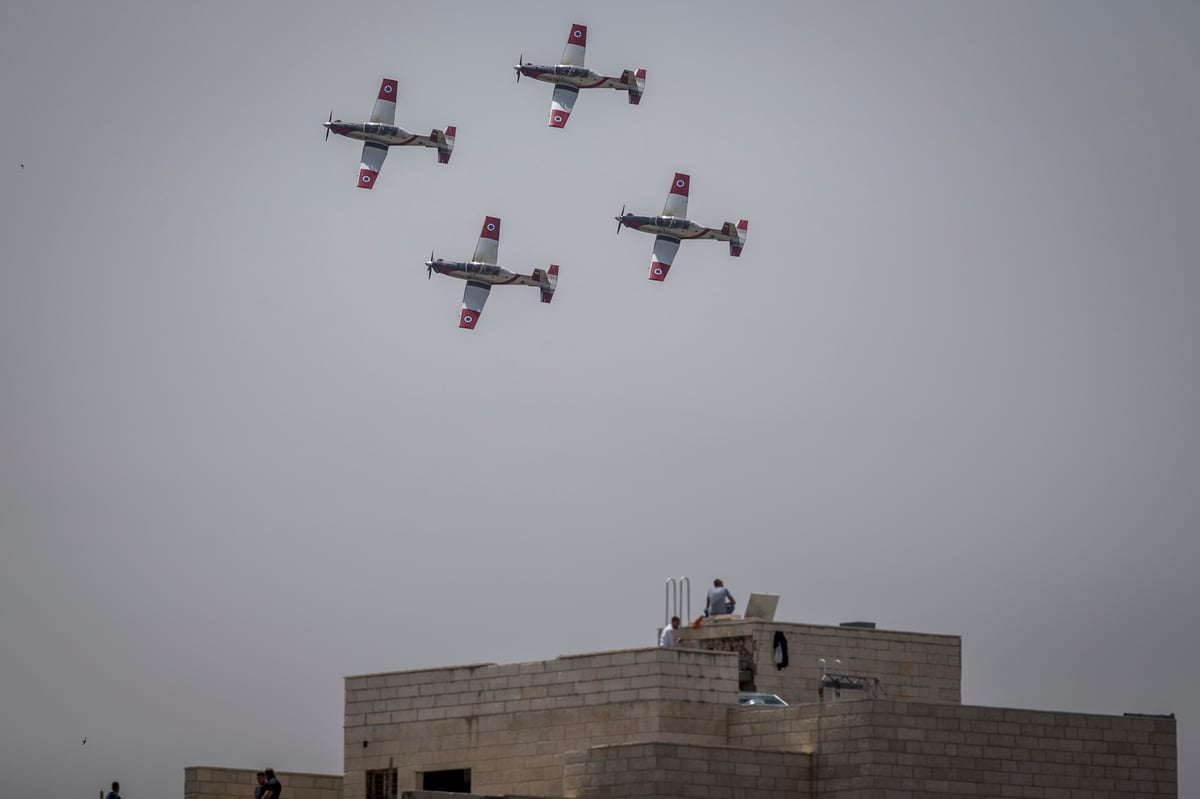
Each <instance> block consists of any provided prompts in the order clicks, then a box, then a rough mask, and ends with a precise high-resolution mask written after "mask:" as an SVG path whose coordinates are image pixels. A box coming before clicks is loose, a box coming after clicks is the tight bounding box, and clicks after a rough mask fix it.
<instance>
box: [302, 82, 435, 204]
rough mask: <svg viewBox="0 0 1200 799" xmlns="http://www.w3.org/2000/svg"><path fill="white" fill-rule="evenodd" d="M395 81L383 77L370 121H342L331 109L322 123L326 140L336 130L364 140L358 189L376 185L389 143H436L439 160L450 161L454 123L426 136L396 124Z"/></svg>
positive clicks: (399, 145)
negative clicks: (325, 120)
mask: <svg viewBox="0 0 1200 799" xmlns="http://www.w3.org/2000/svg"><path fill="white" fill-rule="evenodd" d="M396 85H397V84H396V81H395V80H394V79H392V78H384V79H383V83H382V84H381V85H380V87H379V96H378V97H377V98H376V99H375V110H374V111H372V112H371V119H370V121H369V122H343V121H342V120H340V119H334V118H333V112H332V111H330V112H329V121H328V122H325V123H324V125H325V141H329V134H330V133H336V134H338V135H339V136H345V137H347V138H349V139H358V140H360V141H361V142H363V152H362V163H361V164H359V167H358V187H359V188H360V189H369V188H372V187H373V186H374V185H375V180H376V178H378V176H379V170H380V169H381V168H383V159H384V158H387V154H388V148H389V147H404V146H407V145H418V144H419V145H420V146H422V147H436V148H437V151H438V163H439V164H448V163H450V153H452V152H454V133H455V127H454V126H453V125H451V126H449V127H447V128H446V129H445V130H444V131H441V130H437V129H436V128H435V129H434V130H433V132H432V133H430V134H429V135H428V136H420V135H418V134H416V133H409V132H408V131H407V130H405V129H404V128H398V127H396Z"/></svg>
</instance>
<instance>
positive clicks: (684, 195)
mask: <svg viewBox="0 0 1200 799" xmlns="http://www.w3.org/2000/svg"><path fill="white" fill-rule="evenodd" d="M691 185H692V179H691V177H690V176H688V175H685V174H683V173H682V172H676V173H675V180H673V181H671V193H670V194H668V195H667V203H666V205H664V206H663V216H676V217H679V218H680V219H687V200H688V189H689V188H691Z"/></svg>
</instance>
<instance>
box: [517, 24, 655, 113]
mask: <svg viewBox="0 0 1200 799" xmlns="http://www.w3.org/2000/svg"><path fill="white" fill-rule="evenodd" d="M586 47H587V26H586V25H578V24H575V25H572V26H571V32H570V33H569V34H567V46H566V47H564V48H563V54H562V59H561V60H560V61H559V63H558V64H556V65H553V66H542V65H538V64H531V63H529V62H528V61H525V60H524V59H525V56H524V55H523V54H522V56H521V57H520V58H519V59H517V60H518V62H520V63H518V64H517V65H516V66H514V67H513V69H514V70H516V73H517V83H520V82H521V76H522V75H526V76H528V77H530V78H533V79H534V80H540V81H545V82H546V83H553V84H554V97H553V99H551V101H550V127H552V128H563V127H566V125H567V118H568V117H570V116H571V109H572V108H574V107H575V98H576V97H578V96H579V90H580V89H617V90H618V91H626V92H629V102H630V104H632V105H637V104H638V103H640V102H641V101H642V92H644V91H645V90H646V70H644V69H626V70H624V71H623V72H621V76H620V77H618V78H610V77H607V76H605V75H601V74H599V73H598V72H594V71H592V70H590V69H588V68H587V67H585V66H584V65H583V57H584V52H585V49H586Z"/></svg>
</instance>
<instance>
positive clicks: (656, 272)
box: [650, 235, 679, 282]
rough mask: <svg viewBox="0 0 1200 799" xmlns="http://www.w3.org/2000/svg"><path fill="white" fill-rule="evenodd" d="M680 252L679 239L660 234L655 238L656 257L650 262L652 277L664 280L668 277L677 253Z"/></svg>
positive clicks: (660, 280)
mask: <svg viewBox="0 0 1200 799" xmlns="http://www.w3.org/2000/svg"><path fill="white" fill-rule="evenodd" d="M677 252H679V239H673V238H671V237H670V236H663V235H658V236H656V237H655V238H654V258H653V259H652V260H651V262H650V279H651V280H657V281H659V282H662V281H664V280H666V279H667V272H668V271H669V270H670V269H671V262H672V261H674V260H675V253H677Z"/></svg>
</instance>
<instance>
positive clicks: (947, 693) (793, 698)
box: [683, 619, 962, 704]
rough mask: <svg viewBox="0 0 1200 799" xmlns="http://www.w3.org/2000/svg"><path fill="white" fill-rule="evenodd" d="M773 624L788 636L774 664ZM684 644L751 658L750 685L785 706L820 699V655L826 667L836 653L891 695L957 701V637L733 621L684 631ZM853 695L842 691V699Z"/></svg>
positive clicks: (846, 669)
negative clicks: (781, 658)
mask: <svg viewBox="0 0 1200 799" xmlns="http://www.w3.org/2000/svg"><path fill="white" fill-rule="evenodd" d="M777 630H778V631H781V632H783V634H784V636H785V637H786V638H787V642H788V660H789V665H788V666H787V667H786V668H783V669H779V668H776V665H775V656H774V639H775V632H776V631H777ZM683 646H684V647H688V648H691V647H699V648H704V649H709V648H714V649H724V650H735V651H737V650H740V651H741V652H742V654H743V657H746V656H747V655H748V656H749V658H750V660H751V662H752V665H753V683H754V688H753V689H754V690H756V691H763V692H766V693H772V694H779V696H781V697H783V698H784V699H785V700H787V702H788V703H790V704H799V703H809V702H817V701H819V699H818V696H817V681H818V679H819V678H820V676H821V671H820V665H819V663H818V659H819V658H825V659H826V661H827V668H828V669H829V671H830V672H833V671H835V668H836V667H835V666H834V659H835V658H841V660H842V664H843V665H842V667H841V669H842V671H843V672H848V673H851V674H857V675H863V676H868V677H875V678H878V679H879V681H880V683H881V684H882V687H883V690H884V691H885V692H886V694H885V695H886V697H887V698H889V699H898V700H904V701H919V702H948V703H959V702H961V701H962V639H961V638H960V637H959V636H956V635H933V634H928V633H909V632H899V631H895V630H864V629H859V628H854V627H828V626H823V625H815V624H790V623H784V622H763V621H758V620H756V619H731V620H716V621H705V622H704V623H702V624H701V625H700V627H699V629H697V630H692V629H690V628H689V629H686V630H684V631H683ZM855 696H857V694H855V693H852V692H849V691H847V692H844V693H843V699H846V700H849V699H851V698H854V697H855Z"/></svg>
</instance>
